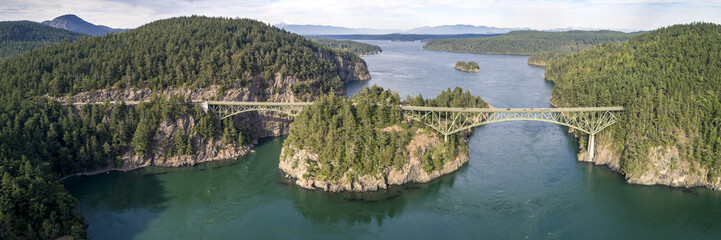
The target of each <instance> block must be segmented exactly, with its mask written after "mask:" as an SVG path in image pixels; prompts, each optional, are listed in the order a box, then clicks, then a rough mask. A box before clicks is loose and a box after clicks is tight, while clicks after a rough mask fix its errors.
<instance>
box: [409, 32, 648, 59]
mask: <svg viewBox="0 0 721 240" xmlns="http://www.w3.org/2000/svg"><path fill="white" fill-rule="evenodd" d="M635 35H637V33H623V32H616V31H568V32H542V31H512V32H509V33H507V34H504V35H501V36H495V37H485V38H458V39H436V40H431V41H428V42H427V43H426V45H424V46H423V49H428V50H439V51H451V52H468V53H488V54H514V55H531V54H533V53H538V52H549V51H550V52H577V51H580V50H582V49H587V48H590V47H592V46H594V45H596V44H599V43H604V42H621V41H624V40H626V39H629V38H631V37H632V36H635Z"/></svg>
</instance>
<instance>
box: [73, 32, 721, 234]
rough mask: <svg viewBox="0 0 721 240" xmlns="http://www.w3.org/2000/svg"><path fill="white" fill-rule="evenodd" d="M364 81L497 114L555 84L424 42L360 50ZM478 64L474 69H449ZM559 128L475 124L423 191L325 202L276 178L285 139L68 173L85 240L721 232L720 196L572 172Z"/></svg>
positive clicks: (590, 168)
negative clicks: (167, 163) (194, 161)
mask: <svg viewBox="0 0 721 240" xmlns="http://www.w3.org/2000/svg"><path fill="white" fill-rule="evenodd" d="M366 42H369V43H372V44H376V45H379V46H381V47H382V48H383V53H381V54H377V55H370V56H365V57H363V58H364V59H365V60H366V62H367V63H368V68H369V70H370V72H371V76H372V78H373V79H372V80H370V81H367V82H357V83H352V84H349V85H348V86H347V92H348V94H349V95H352V94H354V93H356V92H357V91H358V90H359V89H361V88H362V87H365V86H371V85H373V84H377V85H379V86H381V87H384V88H390V89H393V90H397V91H398V92H399V93H400V94H401V96H402V97H404V98H405V96H406V95H414V96H415V95H417V94H419V93H421V94H423V96H425V97H434V96H435V95H436V94H438V93H439V92H441V91H442V90H444V89H446V88H454V87H456V86H460V87H463V88H464V89H469V90H470V91H471V92H472V93H473V94H476V95H479V96H481V97H483V99H484V100H486V101H487V102H489V103H490V104H491V105H493V106H496V107H549V106H550V105H549V104H548V99H549V97H550V90H551V89H552V88H553V85H552V83H549V82H547V81H544V80H543V69H542V68H538V67H533V66H529V65H527V64H526V59H527V57H525V56H504V55H483V54H461V53H448V52H438V51H428V50H422V48H421V47H422V45H423V43H421V42H390V41H366ZM456 61H475V62H477V63H478V64H479V65H480V67H481V71H480V72H478V73H467V72H461V71H457V70H454V69H453V65H454V64H455V62H456ZM566 131H567V129H566V128H565V127H561V126H559V125H554V124H551V123H543V122H532V121H515V122H502V123H494V124H489V125H486V126H481V127H478V128H476V129H474V132H473V135H472V136H471V138H470V143H469V144H470V161H469V163H468V164H467V165H466V166H464V167H462V168H461V169H460V170H458V171H457V172H455V173H452V174H449V175H446V176H444V177H441V178H439V179H437V180H435V181H432V182H430V183H428V184H411V185H406V186H399V187H393V188H391V189H389V190H386V191H381V192H376V193H364V194H359V193H326V192H322V191H309V190H305V189H301V188H299V187H296V186H294V185H292V184H288V183H287V182H285V181H283V179H282V177H281V174H280V172H279V171H278V156H279V154H280V149H281V146H282V142H283V140H284V139H285V138H284V137H278V138H269V139H264V140H262V141H261V143H260V144H259V145H258V146H257V147H256V148H255V152H253V153H251V154H248V155H246V156H244V157H241V158H239V159H237V160H228V161H224V162H216V163H210V164H203V165H200V166H196V167H190V168H176V169H168V168H154V167H153V168H146V169H141V170H137V171H132V172H127V173H119V172H113V173H108V174H101V175H96V176H89V177H76V178H72V179H70V180H68V181H65V182H64V184H65V185H66V186H67V187H68V189H69V190H70V192H71V193H72V194H73V196H75V197H76V198H78V200H79V205H78V208H79V211H80V212H81V213H82V214H83V215H84V216H85V218H86V219H87V220H88V223H89V227H88V237H89V238H91V239H227V238H230V239H237V238H246V239H258V238H262V239H267V238H270V239H281V238H293V239H296V238H310V239H339V238H340V239H347V238H360V239H399V238H401V239H407V238H422V239H428V238H430V239H458V238H461V239H463V238H466V239H469V238H470V239H479V238H481V239H498V238H503V239H506V238H510V239H524V238H527V239H579V238H584V239H587V238H590V239H638V238H644V239H669V238H670V239H681V238H683V239H686V238H689V239H709V238H718V237H719V236H721V193H719V192H712V191H709V190H706V189H680V188H670V187H663V186H638V185H629V184H626V183H625V182H624V180H623V177H622V176H621V175H619V174H617V173H614V172H611V171H610V170H609V169H608V168H607V167H605V166H595V165H593V164H589V163H580V162H578V161H577V159H576V154H577V151H578V150H577V149H578V143H577V142H576V141H575V140H574V139H573V138H572V137H570V136H569V135H568V134H567V133H566Z"/></svg>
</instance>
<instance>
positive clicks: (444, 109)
mask: <svg viewBox="0 0 721 240" xmlns="http://www.w3.org/2000/svg"><path fill="white" fill-rule="evenodd" d="M400 108H401V109H403V110H416V111H439V112H488V113H492V112H595V111H623V107H620V106H619V107H578V108H452V107H419V106H401V107H400Z"/></svg>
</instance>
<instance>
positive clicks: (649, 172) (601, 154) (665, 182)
mask: <svg viewBox="0 0 721 240" xmlns="http://www.w3.org/2000/svg"><path fill="white" fill-rule="evenodd" d="M551 105H552V106H554V107H557V105H556V104H555V103H553V102H551ZM568 132H569V133H570V134H572V135H573V137H574V138H576V139H577V140H578V139H580V138H581V135H579V134H578V132H577V131H574V130H573V129H572V128H569V129H568ZM612 138H613V136H611V133H610V132H608V131H602V132H600V133H599V134H598V136H596V147H595V152H594V158H593V159H589V153H588V149H586V146H583V145H579V153H578V155H577V156H578V161H579V162H589V163H593V164H595V165H605V166H607V167H608V168H609V169H610V170H611V171H614V172H616V173H618V174H621V175H623V176H624V178H625V180H626V182H627V183H629V184H638V185H648V186H651V185H662V186H669V187H684V188H695V187H705V188H708V189H711V190H721V181H719V182H710V181H708V179H707V178H706V176H707V174H708V171H709V170H708V169H706V168H704V167H703V166H701V165H700V164H698V163H696V162H690V161H688V160H686V159H682V158H681V156H680V152H679V149H678V146H665V147H664V146H656V147H652V148H651V149H649V155H648V161H647V162H646V165H645V166H644V167H643V168H642V169H643V171H641V172H632V173H625V174H624V173H623V172H622V169H621V161H623V157H622V154H621V150H620V149H615V148H614V147H613V146H612V144H611V143H612V142H613V139H612ZM681 139H685V137H684V136H682V137H681Z"/></svg>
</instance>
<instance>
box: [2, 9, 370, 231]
mask: <svg viewBox="0 0 721 240" xmlns="http://www.w3.org/2000/svg"><path fill="white" fill-rule="evenodd" d="M368 77H369V76H368V72H367V69H366V66H365V62H363V60H362V59H360V58H359V57H358V56H356V55H353V54H351V53H347V52H338V51H334V50H331V49H328V48H326V47H322V46H320V45H318V44H316V43H313V42H311V41H309V40H307V39H305V38H303V37H301V36H299V35H295V34H291V33H288V32H285V31H282V30H280V29H277V28H275V27H271V26H269V25H267V24H264V23H262V22H258V21H254V20H248V19H225V18H207V17H179V18H172V19H167V20H160V21H156V22H153V23H149V24H147V25H145V26H142V27H140V28H137V29H134V30H131V31H128V32H125V33H119V34H109V35H105V36H101V37H94V38H84V39H80V40H77V41H75V42H72V43H70V42H62V43H57V44H54V45H52V46H49V47H45V48H40V49H36V50H35V51H30V52H28V53H26V54H22V55H20V56H17V57H14V58H10V59H7V60H6V61H3V62H0V110H2V111H0V112H2V114H0V153H2V154H0V176H2V182H3V184H2V187H1V188H0V213H1V214H0V238H1V239H17V238H26V239H40V238H43V239H45V238H53V239H54V238H58V237H61V236H65V235H69V236H72V237H75V238H77V239H82V238H84V237H85V230H84V229H85V227H86V226H85V223H84V220H83V218H82V216H80V215H79V214H78V213H77V212H75V210H74V204H75V200H74V199H73V198H72V196H70V195H69V194H68V192H67V191H66V190H65V189H64V188H63V187H62V185H60V184H59V183H58V178H60V177H63V176H68V175H74V174H82V173H89V172H90V173H92V172H96V173H99V172H103V171H108V170H121V171H128V170H132V169H136V168H139V167H145V166H166V167H177V166H190V165H195V164H199V163H202V162H207V161H214V160H220V159H228V158H235V157H238V156H241V155H243V154H246V153H248V152H249V151H250V148H251V147H252V146H253V145H254V143H255V142H257V139H258V138H261V137H264V136H277V135H279V134H284V133H286V132H287V129H288V124H289V120H288V119H287V117H285V116H278V115H274V114H265V113H246V114H242V116H236V117H233V118H227V119H225V120H223V121H220V120H219V119H217V117H216V115H215V114H212V113H206V112H204V111H203V110H202V109H201V107H200V106H199V105H191V104H190V102H189V100H191V99H221V100H246V101H299V100H301V99H308V100H313V99H316V98H318V96H319V95H320V94H321V93H328V94H343V82H344V81H355V80H361V79H368ZM51 99H58V100H63V99H66V100H70V101H72V100H75V101H91V102H92V101H100V100H131V99H135V100H143V101H142V102H141V103H140V104H139V105H137V106H127V105H125V104H122V103H121V104H117V105H111V104H110V103H106V104H98V105H89V106H85V107H67V106H62V105H61V103H60V102H58V101H53V100H51Z"/></svg>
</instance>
